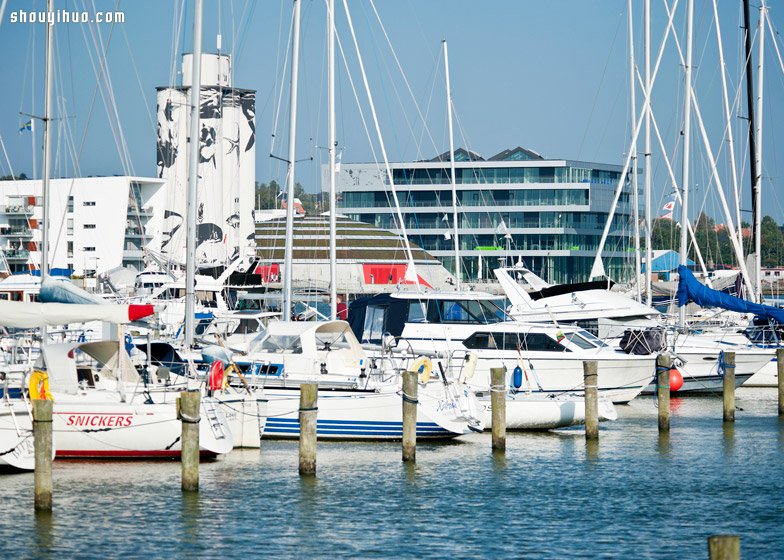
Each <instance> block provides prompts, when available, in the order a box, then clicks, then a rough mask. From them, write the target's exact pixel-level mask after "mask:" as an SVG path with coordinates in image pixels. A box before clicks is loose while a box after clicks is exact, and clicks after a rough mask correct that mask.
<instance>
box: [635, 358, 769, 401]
mask: <svg viewBox="0 0 784 560" xmlns="http://www.w3.org/2000/svg"><path fill="white" fill-rule="evenodd" d="M734 352H735V387H736V388H737V387H740V386H741V385H743V384H744V383H745V382H746V381H747V380H748V379H750V378H751V377H752V376H753V375H754V374H755V373H757V372H758V371H760V370H761V369H762V368H763V367H765V366H766V364H769V363H770V359H771V356H772V355H773V351H772V350H770V351H769V350H764V349H743V350H741V349H736V350H734ZM676 355H677V356H678V358H680V359H681V360H682V362H683V363H682V364H678V365H677V366H676V367H677V369H678V371H680V372H681V376H682V377H683V386H682V387H681V388H680V389H679V390H677V391H672V393H673V394H675V395H688V394H715V393H721V392H722V391H723V390H724V376H723V374H722V372H721V371H720V368H719V359H718V352H717V351H716V350H713V349H707V350H704V349H700V348H676ZM655 392H656V383H655V382H654V383H651V384H650V385H649V386H648V387H646V389H645V393H646V394H653V393H655Z"/></svg>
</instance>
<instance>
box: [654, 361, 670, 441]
mask: <svg viewBox="0 0 784 560" xmlns="http://www.w3.org/2000/svg"><path fill="white" fill-rule="evenodd" d="M671 367H672V358H671V357H670V356H667V355H665V354H660V355H659V356H658V357H657V358H656V398H657V399H658V401H659V431H660V432H668V431H669V430H670V368H671Z"/></svg>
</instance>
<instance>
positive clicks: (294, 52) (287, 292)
mask: <svg viewBox="0 0 784 560" xmlns="http://www.w3.org/2000/svg"><path fill="white" fill-rule="evenodd" d="M293 25H294V30H293V34H292V39H291V91H290V92H289V94H290V97H289V107H290V109H289V156H288V173H287V174H286V179H287V182H286V250H285V252H284V255H283V320H284V321H290V320H291V280H292V278H291V268H292V266H291V265H292V262H291V261H292V260H293V258H294V164H295V163H296V161H295V160H296V157H297V151H296V147H297V140H296V139H297V77H298V73H299V27H300V2H299V0H294V22H293Z"/></svg>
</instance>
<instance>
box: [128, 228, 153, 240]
mask: <svg viewBox="0 0 784 560" xmlns="http://www.w3.org/2000/svg"><path fill="white" fill-rule="evenodd" d="M125 238H126V239H128V238H132V239H141V240H143V241H149V240H150V239H152V235H148V234H146V233H144V232H143V231H139V230H137V229H126V230H125Z"/></svg>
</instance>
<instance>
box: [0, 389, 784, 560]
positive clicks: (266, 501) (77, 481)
mask: <svg viewBox="0 0 784 560" xmlns="http://www.w3.org/2000/svg"><path fill="white" fill-rule="evenodd" d="M737 406H738V407H739V408H740V409H742V410H738V412H737V421H736V423H735V425H734V426H732V425H727V426H723V425H722V420H721V408H722V404H721V399H720V398H689V399H673V403H672V409H673V416H672V431H671V434H670V435H669V438H667V437H664V438H660V436H659V435H658V433H657V426H656V408H655V403H654V401H653V400H652V399H650V398H647V399H646V398H638V399H636V400H635V401H633V402H632V404H631V405H628V406H622V407H619V416H620V418H619V420H618V421H616V422H614V423H609V424H608V423H605V424H602V432H601V439H600V442H599V444H598V446H597V447H589V446H587V445H586V443H585V441H584V438H583V432H582V431H581V430H567V431H561V432H558V433H553V432H547V433H533V434H531V433H523V434H512V433H510V434H508V437H507V452H506V455H505V456H504V455H493V454H492V453H491V451H490V440H489V434H475V435H472V436H470V437H468V438H465V439H463V440H461V441H455V442H452V443H448V444H420V445H419V450H418V453H417V463H416V464H415V465H410V464H403V463H402V462H401V461H400V445H399V444H395V443H389V444H368V443H320V444H319V446H318V475H317V477H315V478H314V477H306V478H301V477H300V476H299V475H298V474H297V444H296V442H264V443H263V446H262V449H261V450H260V451H259V450H236V451H234V452H232V453H230V454H229V455H228V456H226V457H224V458H222V459H220V460H217V461H214V462H209V463H202V465H201V486H200V492H199V493H198V494H183V493H182V492H181V490H180V465H179V463H178V462H120V463H116V462H56V463H55V465H54V473H53V475H54V511H53V513H52V514H51V515H35V514H34V512H33V505H32V495H33V475H32V474H31V473H26V474H3V475H2V477H1V478H0V484H2V487H1V489H0V498H2V503H3V506H4V509H5V511H4V512H3V521H2V523H0V542H1V543H2V544H0V550H2V557H4V558H47V557H52V558H54V557H58V558H62V557H80V558H105V557H115V558H116V557H120V556H123V557H130V558H141V557H165V556H168V557H175V558H185V557H188V558H216V557H222V558H248V557H325V558H326V557H331V558H334V557H346V556H350V557H363V558H368V557H379V558H402V557H429V558H444V557H483V558H501V557H529V558H577V557H581V558H630V557H640V558H705V557H707V547H706V539H707V537H708V536H709V535H713V534H718V533H736V534H739V535H740V536H741V539H742V541H741V542H742V553H743V556H744V557H745V558H777V557H778V558H781V557H782V554H784V552H783V551H784V531H782V530H781V527H782V526H784V502H782V496H784V477H783V476H782V472H783V471H782V463H783V461H782V459H784V421H782V420H779V419H778V418H777V417H776V392H775V390H770V389H740V390H739V391H738V393H737Z"/></svg>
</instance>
